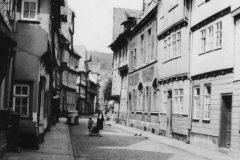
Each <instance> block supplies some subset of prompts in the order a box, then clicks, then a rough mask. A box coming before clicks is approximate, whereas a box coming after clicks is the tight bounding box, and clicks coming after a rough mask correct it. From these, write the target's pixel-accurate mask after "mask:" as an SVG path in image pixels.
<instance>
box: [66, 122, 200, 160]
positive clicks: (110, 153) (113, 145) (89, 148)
mask: <svg viewBox="0 0 240 160" xmlns="http://www.w3.org/2000/svg"><path fill="white" fill-rule="evenodd" d="M94 121H95V122H96V119H94ZM70 135H71V141H72V145H73V152H74V158H75V159H76V160H85V159H86V160H88V159H91V160H120V159H130V160H135V159H136V160H141V159H143V160H150V159H156V160H203V158H200V157H197V156H194V155H192V154H190V153H187V152H184V151H181V150H179V149H175V148H172V147H169V146H166V145H164V144H161V143H159V142H155V141H152V140H149V139H146V138H144V137H141V136H135V135H133V134H131V133H127V132H124V131H122V130H119V129H117V128H114V127H112V126H108V125H105V126H104V130H103V131H102V133H101V135H102V137H97V136H93V137H89V136H88V129H87V119H80V125H76V126H70Z"/></svg>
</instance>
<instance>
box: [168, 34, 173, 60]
mask: <svg viewBox="0 0 240 160" xmlns="http://www.w3.org/2000/svg"><path fill="white" fill-rule="evenodd" d="M171 54H172V53H171V37H169V38H168V60H169V59H171V58H172V55H171Z"/></svg>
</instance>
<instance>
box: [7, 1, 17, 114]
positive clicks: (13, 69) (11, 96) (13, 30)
mask: <svg viewBox="0 0 240 160" xmlns="http://www.w3.org/2000/svg"><path fill="white" fill-rule="evenodd" d="M13 3H14V20H13V28H12V34H13V35H14V36H15V31H16V30H17V29H16V28H17V27H16V17H17V0H14V1H13ZM14 43H15V42H14ZM16 45H17V44H14V46H13V48H15V46H16ZM15 56H16V51H15V50H14V49H13V55H12V73H11V86H10V100H9V109H10V108H12V107H13V85H14V73H15Z"/></svg>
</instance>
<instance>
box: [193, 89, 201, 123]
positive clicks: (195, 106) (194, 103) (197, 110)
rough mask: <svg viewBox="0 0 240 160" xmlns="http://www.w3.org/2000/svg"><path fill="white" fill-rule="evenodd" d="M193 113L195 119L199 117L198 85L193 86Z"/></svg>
mask: <svg viewBox="0 0 240 160" xmlns="http://www.w3.org/2000/svg"><path fill="white" fill-rule="evenodd" d="M193 105H194V115H193V117H194V118H195V119H199V113H200V87H195V88H194V101H193Z"/></svg>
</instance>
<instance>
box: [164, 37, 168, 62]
mask: <svg viewBox="0 0 240 160" xmlns="http://www.w3.org/2000/svg"><path fill="white" fill-rule="evenodd" d="M167 55H168V52H167V40H165V41H164V61H167V59H168V58H167V57H168V56H167Z"/></svg>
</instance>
